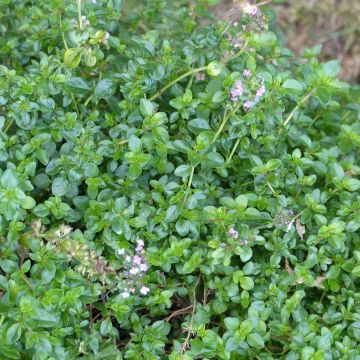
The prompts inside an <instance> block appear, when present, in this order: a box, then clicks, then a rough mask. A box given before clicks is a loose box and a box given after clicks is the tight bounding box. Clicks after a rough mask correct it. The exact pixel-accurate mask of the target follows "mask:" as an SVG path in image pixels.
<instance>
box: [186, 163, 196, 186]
mask: <svg viewBox="0 0 360 360" xmlns="http://www.w3.org/2000/svg"><path fill="white" fill-rule="evenodd" d="M194 172H195V166H192V167H191V173H190V176H189V181H188V185H187V189H188V190H190V188H191V184H192V180H193V177H194Z"/></svg>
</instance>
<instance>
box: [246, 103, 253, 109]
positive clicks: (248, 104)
mask: <svg viewBox="0 0 360 360" xmlns="http://www.w3.org/2000/svg"><path fill="white" fill-rule="evenodd" d="M252 106H253V103H252V102H251V101H245V102H244V108H245V109H246V110H249V109H251V108H252Z"/></svg>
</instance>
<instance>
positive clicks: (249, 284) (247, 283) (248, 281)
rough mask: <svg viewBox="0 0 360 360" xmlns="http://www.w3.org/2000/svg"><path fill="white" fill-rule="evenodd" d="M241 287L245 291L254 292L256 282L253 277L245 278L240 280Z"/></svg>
mask: <svg viewBox="0 0 360 360" xmlns="http://www.w3.org/2000/svg"><path fill="white" fill-rule="evenodd" d="M240 286H241V287H242V288H243V289H244V290H252V289H253V288H254V281H253V279H252V278H251V277H248V276H244V277H242V278H241V279H240Z"/></svg>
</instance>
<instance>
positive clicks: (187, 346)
mask: <svg viewBox="0 0 360 360" xmlns="http://www.w3.org/2000/svg"><path fill="white" fill-rule="evenodd" d="M200 278H201V275H199V277H198V279H197V281H196V284H195V286H194V290H193V298H194V300H193V301H194V304H193V307H192V314H191V320H190V325H189V326H188V328H187V329H186V330H187V332H188V333H187V336H186V339H185V341H184V343H183V344H182V346H181V349H180V353H181V354H184V352H185V351H186V349H188V348H189V340H190V337H191V336H192V335H193V334H194V330H193V323H194V316H195V311H196V288H197V286H198V285H199V281H200Z"/></svg>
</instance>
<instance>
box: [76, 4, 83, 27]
mask: <svg viewBox="0 0 360 360" xmlns="http://www.w3.org/2000/svg"><path fill="white" fill-rule="evenodd" d="M81 1H82V0H77V11H78V18H79V28H80V30H82V28H83V22H82V16H81Z"/></svg>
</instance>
